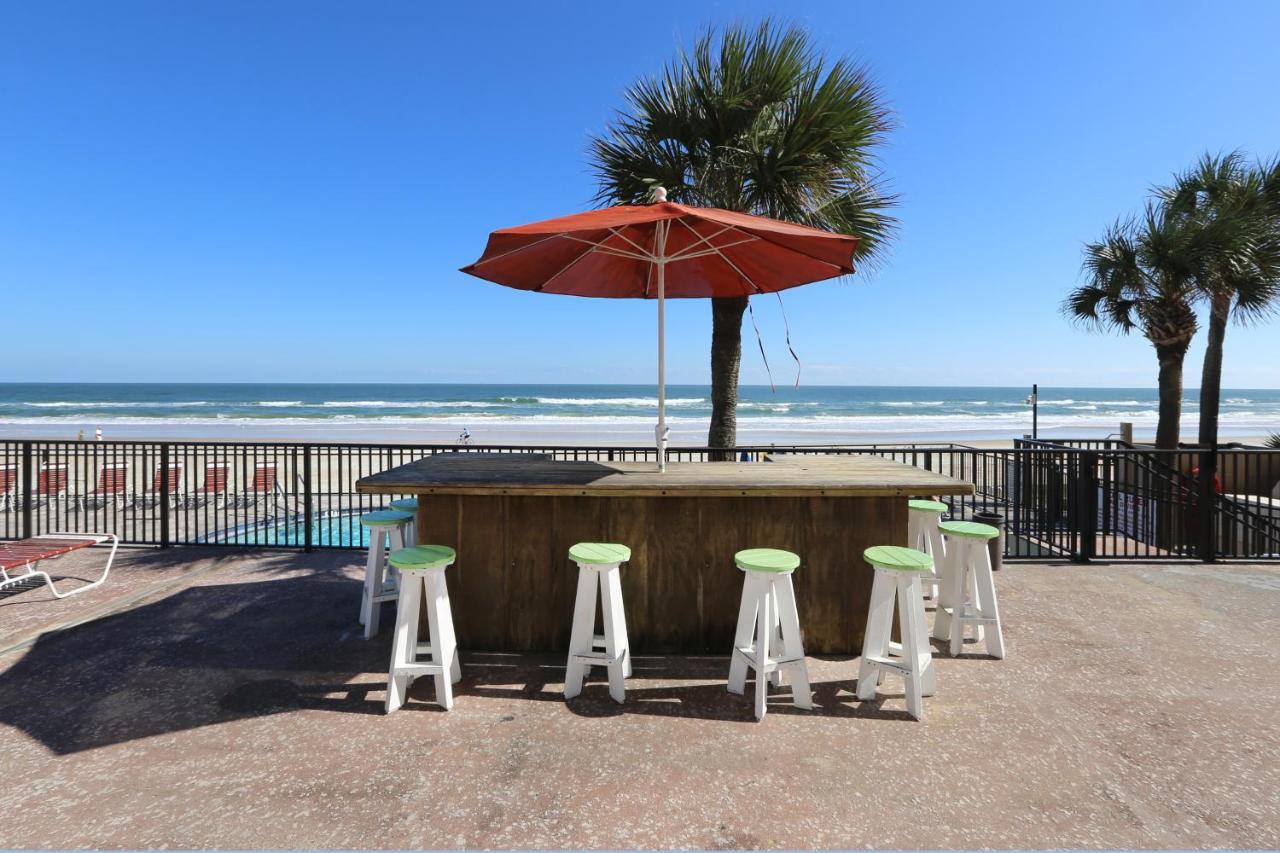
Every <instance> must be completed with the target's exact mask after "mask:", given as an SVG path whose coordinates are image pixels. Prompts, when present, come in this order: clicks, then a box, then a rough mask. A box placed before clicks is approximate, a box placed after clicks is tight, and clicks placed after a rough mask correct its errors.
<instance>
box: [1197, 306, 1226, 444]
mask: <svg viewBox="0 0 1280 853" xmlns="http://www.w3.org/2000/svg"><path fill="white" fill-rule="evenodd" d="M1230 315H1231V294H1229V293H1218V294H1215V295H1214V297H1213V301H1212V302H1211V303H1210V308H1209V340H1208V343H1207V345H1206V347H1205V351H1204V372H1203V373H1202V374H1201V375H1200V446H1201V447H1213V446H1215V445H1216V444H1217V443H1218V402H1219V399H1220V398H1221V396H1222V345H1223V341H1225V340H1226V337H1227V319H1228V317H1230Z"/></svg>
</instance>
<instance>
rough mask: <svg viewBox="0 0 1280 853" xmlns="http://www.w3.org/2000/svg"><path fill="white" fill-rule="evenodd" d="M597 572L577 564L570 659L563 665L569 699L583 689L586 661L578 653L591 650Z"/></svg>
mask: <svg viewBox="0 0 1280 853" xmlns="http://www.w3.org/2000/svg"><path fill="white" fill-rule="evenodd" d="M596 578H597V575H596V573H595V572H593V571H591V570H590V569H587V568H584V567H582V566H578V596H577V598H576V600H575V601H574V605H573V628H572V629H571V630H570V632H569V659H568V661H567V662H566V663H565V667H564V698H566V699H572V698H573V697H575V696H577V695H578V694H579V693H581V692H582V681H583V679H584V678H585V677H586V675H587V665H586V664H585V663H583V662H582V661H581V660H580V659H579V658H578V655H585V654H588V653H589V652H590V651H591V641H592V639H593V638H594V636H595V629H596V584H597V579H596Z"/></svg>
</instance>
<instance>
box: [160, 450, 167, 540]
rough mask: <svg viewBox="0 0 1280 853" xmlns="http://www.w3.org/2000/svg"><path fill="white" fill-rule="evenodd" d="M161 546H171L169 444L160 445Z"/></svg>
mask: <svg viewBox="0 0 1280 853" xmlns="http://www.w3.org/2000/svg"><path fill="white" fill-rule="evenodd" d="M160 547H161V548H168V547H169V445H168V443H167V442H163V443H161V445H160Z"/></svg>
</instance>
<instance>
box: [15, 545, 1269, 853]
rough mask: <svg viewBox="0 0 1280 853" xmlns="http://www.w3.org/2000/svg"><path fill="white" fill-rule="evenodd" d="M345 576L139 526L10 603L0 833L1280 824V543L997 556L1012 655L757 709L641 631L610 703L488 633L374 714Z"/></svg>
mask: <svg viewBox="0 0 1280 853" xmlns="http://www.w3.org/2000/svg"><path fill="white" fill-rule="evenodd" d="M88 559H90V558H89V557H86V556H84V555H75V556H72V557H69V558H66V559H65V560H64V562H63V563H61V564H52V563H51V564H50V568H54V567H55V565H56V566H57V568H58V572H57V574H60V575H61V574H66V575H81V576H84V575H85V574H86V573H87V572H88V571H89V568H90V565H89V563H87V562H86V560H88ZM359 575H360V555H359V554H356V553H351V552H323V553H315V554H300V553H296V552H264V551H256V552H254V551H238V550H232V549H214V548H194V547H192V548H174V549H169V550H165V551H160V550H143V549H134V550H128V551H124V550H122V556H121V558H120V560H119V570H118V571H117V572H116V573H113V576H112V579H111V580H110V581H109V582H108V583H107V584H106V585H104V586H103V587H102V588H100V589H98V590H95V591H92V592H90V593H87V594H86V595H85V596H83V597H78V598H73V599H69V600H65V601H61V602H57V601H52V600H50V597H49V596H48V595H47V594H46V593H44V592H43V591H41V590H32V591H28V592H23V593H21V594H18V595H11V596H6V597H3V598H0V648H3V649H9V651H7V652H3V653H0V721H3V722H4V724H5V725H4V726H3V727H0V766H3V767H4V768H5V775H6V778H7V779H9V780H10V782H11V785H10V797H11V799H12V800H13V801H14V802H15V803H16V802H19V801H20V802H21V805H15V806H14V807H12V808H11V809H10V810H9V811H8V813H7V814H6V817H5V819H4V821H3V822H0V847H64V848H84V847H158V846H173V847H225V848H251V847H258V848H299V847H315V848H339V847H355V848H441V847H464V846H465V847H490V848H513V847H569V848H595V849H600V848H610V847H624V848H626V847H644V848H676V847H702V848H750V847H770V848H802V847H828V848H831V847H864V846H865V847H874V848H941V847H970V848H972V847H991V848H1050V847H1140V848H1207V847H1251V848H1274V847H1277V846H1280V714H1278V713H1277V710H1280V648H1278V647H1277V644H1276V643H1275V641H1274V638H1275V636H1276V635H1277V631H1278V630H1280V566H1274V565H1273V566H1260V565H1244V564H1240V565H1216V566H1201V565H1196V564H1163V565H1153V564H1095V565H1090V566H1070V565H1063V564H1056V565H1039V564H1025V563H1024V564H1015V565H1010V566H1007V567H1006V569H1005V570H1004V571H1003V572H1001V573H1000V574H998V575H997V585H998V588H999V591H1000V595H1001V607H1002V610H1003V616H1004V619H1005V622H1006V641H1007V644H1008V658H1007V659H1006V660H1004V661H993V660H990V659H987V658H985V657H983V656H982V655H980V654H977V653H976V652H975V653H971V654H966V655H963V656H961V657H960V658H958V659H952V658H950V657H949V656H947V655H946V654H945V653H943V652H941V651H938V652H936V661H937V668H938V691H939V692H938V695H937V696H936V697H934V698H932V699H927V700H926V701H925V718H924V720H923V721H922V722H914V721H911V720H910V719H909V718H908V717H907V716H906V714H905V711H904V704H903V701H902V696H901V691H900V687H898V686H897V685H894V684H893V683H892V681H890V682H889V683H888V684H887V685H886V688H885V691H886V692H885V694H884V695H883V696H882V697H881V699H879V700H877V701H874V702H862V703H860V702H857V701H855V700H854V698H853V693H852V691H853V687H854V682H855V674H856V659H853V660H851V659H844V658H823V659H816V658H810V660H809V665H810V668H811V677H812V679H813V681H814V683H815V689H816V696H815V699H816V703H817V708H816V709H815V710H814V711H813V712H802V711H798V710H796V709H794V708H792V707H791V706H790V705H789V704H788V703H787V697H786V694H785V693H782V694H779V695H777V696H776V697H775V698H774V699H773V701H772V702H771V703H770V712H769V715H768V717H767V718H766V719H765V720H764V722H762V723H759V724H757V723H755V722H753V721H752V717H751V708H750V702H749V701H747V700H745V699H743V698H742V697H736V696H731V695H729V694H728V693H727V692H726V691H725V689H724V678H725V672H726V669H727V661H726V659H725V658H723V657H671V658H638V659H637V660H636V661H635V676H634V677H633V678H632V679H630V680H629V681H628V694H627V695H628V701H627V704H626V705H623V706H619V705H616V704H614V703H613V702H612V701H611V700H609V698H608V695H607V692H606V690H605V688H604V685H603V683H602V679H601V678H600V677H599V676H597V677H596V678H595V679H593V681H592V683H591V684H589V686H588V687H587V689H586V690H585V691H584V692H583V695H582V696H581V697H579V698H578V699H575V700H574V701H572V702H569V703H565V702H564V701H563V699H562V697H561V695H560V687H561V681H562V678H563V659H562V658H559V657H558V656H548V655H538V654H531V655H507V654H486V653H483V652H477V651H465V652H464V654H463V659H462V660H463V680H462V682H461V683H460V684H459V685H458V686H457V693H456V695H457V699H456V705H455V707H454V710H453V711H452V712H450V713H448V714H445V713H442V712H440V711H439V709H438V708H437V707H436V706H435V705H433V704H431V703H430V699H431V693H432V687H431V684H430V681H429V680H427V681H426V682H420V683H418V684H416V685H415V686H414V688H413V690H412V691H411V700H410V703H409V705H408V706H407V707H406V709H405V710H404V711H401V712H399V713H397V714H394V715H392V716H390V717H387V716H383V715H382V713H381V710H382V699H383V686H384V683H385V675H384V674H383V673H384V670H385V665H386V661H387V659H388V656H389V644H390V631H389V630H387V631H384V632H383V634H382V636H380V637H379V638H378V639H376V640H373V641H364V640H363V639H361V638H360V636H359V632H358V629H357V626H356V625H355V622H354V619H353V616H354V612H355V609H356V601H357V595H358V593H357V590H358V581H357V578H358V577H359ZM568 617H569V614H567V613H566V614H565V618H566V619H568ZM803 618H804V614H803V613H801V619H802V620H803ZM83 619H89V620H90V621H88V622H87V623H85V624H81V625H79V626H78V627H73V628H69V629H67V630H54V629H56V628H58V627H59V626H61V625H63V624H66V623H74V622H76V621H78V620H83ZM15 645H17V646H18V647H17V648H13V647H14V646H15Z"/></svg>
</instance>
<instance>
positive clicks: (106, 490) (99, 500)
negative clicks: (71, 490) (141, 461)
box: [84, 462, 129, 507]
mask: <svg viewBox="0 0 1280 853" xmlns="http://www.w3.org/2000/svg"><path fill="white" fill-rule="evenodd" d="M121 498H123V499H124V500H125V502H126V503H127V502H128V499H129V463H127V462H104V463H103V465H102V468H101V469H100V470H99V471H98V487H97V488H96V489H94V490H93V491H92V492H89V494H87V495H85V498H84V504H85V506H86V507H88V505H89V501H90V500H92V501H94V505H95V506H102V505H103V504H106V503H110V502H111V501H113V500H119V499H121Z"/></svg>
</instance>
